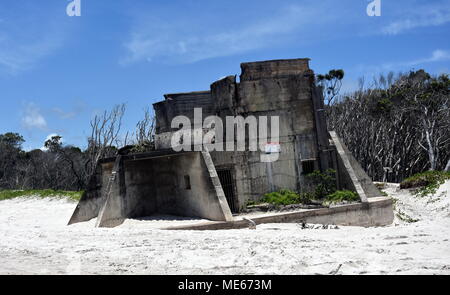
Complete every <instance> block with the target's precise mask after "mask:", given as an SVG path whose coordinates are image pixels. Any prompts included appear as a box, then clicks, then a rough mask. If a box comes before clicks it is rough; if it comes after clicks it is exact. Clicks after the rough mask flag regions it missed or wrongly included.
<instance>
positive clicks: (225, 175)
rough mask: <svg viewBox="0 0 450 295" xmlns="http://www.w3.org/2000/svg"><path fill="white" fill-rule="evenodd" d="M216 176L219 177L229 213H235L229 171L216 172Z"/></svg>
mask: <svg viewBox="0 0 450 295" xmlns="http://www.w3.org/2000/svg"><path fill="white" fill-rule="evenodd" d="M217 175H218V176H219V180H220V184H221V185H222V188H223V192H224V193H225V198H226V199H227V202H228V206H229V207H230V210H231V212H232V213H237V208H236V202H235V198H234V186H233V177H232V175H231V170H217Z"/></svg>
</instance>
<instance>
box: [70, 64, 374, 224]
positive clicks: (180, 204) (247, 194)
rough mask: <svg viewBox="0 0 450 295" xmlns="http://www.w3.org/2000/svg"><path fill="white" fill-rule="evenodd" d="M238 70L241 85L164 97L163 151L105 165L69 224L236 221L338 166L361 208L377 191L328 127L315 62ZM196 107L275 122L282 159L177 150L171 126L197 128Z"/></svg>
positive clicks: (160, 120)
mask: <svg viewBox="0 0 450 295" xmlns="http://www.w3.org/2000/svg"><path fill="white" fill-rule="evenodd" d="M241 69H242V73H241V75H240V79H239V81H237V77H236V76H228V77H225V78H223V79H220V80H218V81H216V82H214V83H213V84H211V87H210V90H208V91H198V92H189V93H176V94H166V95H164V97H165V100H164V101H161V102H158V103H155V104H154V105H153V106H154V110H155V115H156V134H155V146H156V151H155V152H152V153H146V154H137V155H123V156H119V157H118V158H116V159H106V160H103V161H102V162H101V163H100V165H99V166H98V171H97V174H96V177H94V178H93V179H92V181H91V186H90V188H89V189H88V190H87V192H86V194H85V196H83V198H82V200H81V201H80V204H79V205H78V207H77V209H76V210H75V212H74V215H73V216H72V219H71V221H70V223H74V222H79V221H86V220H89V219H92V218H94V217H98V220H97V225H98V226H114V225H117V224H120V223H121V222H122V221H123V219H124V218H128V217H139V216H148V215H151V214H154V213H166V214H174V215H182V216H197V217H202V218H207V219H210V220H216V221H232V219H233V217H232V213H237V212H239V211H240V210H241V209H242V208H243V207H244V206H245V205H246V203H247V202H248V201H252V200H253V201H256V200H259V199H260V198H261V197H262V196H263V195H264V194H265V193H268V192H272V191H277V190H279V189H291V190H295V191H298V192H302V191H304V190H305V189H307V188H308V183H307V179H306V177H305V176H306V174H308V173H311V172H313V171H314V170H322V171H324V170H326V169H328V168H333V169H335V170H337V172H338V173H337V182H338V183H337V185H338V187H339V188H346V189H350V190H354V191H356V192H358V194H359V195H360V197H361V201H362V203H367V204H369V202H368V198H371V197H378V196H379V195H380V193H379V191H378V189H377V188H376V187H375V186H374V185H373V184H372V181H371V180H370V179H369V177H368V176H367V175H366V173H364V171H363V170H362V169H361V167H360V166H359V164H358V163H357V161H356V160H355V159H354V158H353V157H352V156H351V154H350V153H349V152H348V150H347V148H346V147H345V145H344V144H343V143H342V142H341V141H340V140H339V138H338V137H337V136H336V134H334V133H329V132H328V131H327V128H326V122H325V115H324V106H323V97H322V90H321V89H320V88H319V87H316V85H315V79H314V77H315V76H314V72H313V71H312V70H311V69H310V68H309V59H292V60H272V61H263V62H250V63H243V64H241ZM194 108H201V110H202V116H203V118H205V117H208V116H218V117H220V118H222V120H223V121H224V122H225V120H226V119H225V117H226V116H234V117H236V116H243V117H247V116H250V115H252V116H255V117H260V116H267V117H271V116H278V117H279V123H280V134H279V148H280V150H279V152H278V151H277V158H278V160H277V161H274V162H264V161H261V157H262V156H264V154H266V153H267V151H264V150H262V151H248V150H245V151H208V150H205V149H200V150H199V149H197V150H198V151H192V152H174V151H173V150H172V149H171V148H172V147H173V143H172V141H171V140H172V137H173V135H174V132H177V131H178V129H172V128H171V122H172V120H173V119H174V118H175V117H177V116H180V115H183V116H186V117H188V118H189V119H190V120H191V121H192V122H194ZM204 127H205V126H203V124H202V122H194V126H193V128H194V132H193V134H195V132H201V133H205V132H206V131H207V130H205V128H204ZM206 129H207V128H206ZM269 129H270V128H269ZM193 134H192V135H191V136H194V135H193ZM224 138H225V137H224ZM269 138H270V134H269ZM248 140H249V138H247V141H248ZM180 144H181V142H180ZM193 145H195V142H194V141H193Z"/></svg>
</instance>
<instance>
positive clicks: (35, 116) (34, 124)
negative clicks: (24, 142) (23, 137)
mask: <svg viewBox="0 0 450 295" xmlns="http://www.w3.org/2000/svg"><path fill="white" fill-rule="evenodd" d="M22 124H23V127H24V128H26V129H41V130H46V129H47V121H46V120H45V118H44V116H42V114H41V111H40V109H39V107H38V106H36V105H35V104H34V103H28V104H27V105H26V106H25V110H24V114H23V116H22Z"/></svg>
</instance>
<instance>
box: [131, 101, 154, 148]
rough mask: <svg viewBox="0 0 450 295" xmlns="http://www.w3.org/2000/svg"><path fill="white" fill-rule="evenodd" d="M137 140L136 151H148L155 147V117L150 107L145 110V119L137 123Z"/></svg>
mask: <svg viewBox="0 0 450 295" xmlns="http://www.w3.org/2000/svg"><path fill="white" fill-rule="evenodd" d="M135 136H136V142H135V148H134V150H133V151H134V152H146V151H150V150H154V148H155V117H154V116H152V115H151V113H150V109H149V108H146V109H145V111H144V119H142V120H141V121H139V122H138V123H137V124H136V135H135Z"/></svg>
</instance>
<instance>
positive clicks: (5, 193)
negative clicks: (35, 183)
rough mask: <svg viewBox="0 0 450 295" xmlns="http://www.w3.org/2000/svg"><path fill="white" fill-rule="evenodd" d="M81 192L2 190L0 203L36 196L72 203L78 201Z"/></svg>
mask: <svg viewBox="0 0 450 295" xmlns="http://www.w3.org/2000/svg"><path fill="white" fill-rule="evenodd" d="M82 195H83V192H82V191H80V192H70V191H55V190H51V189H46V190H2V191H0V201H3V200H9V199H14V198H19V197H30V196H37V197H40V198H49V197H67V198H69V199H71V200H74V201H79V200H80V199H81V196H82Z"/></svg>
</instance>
